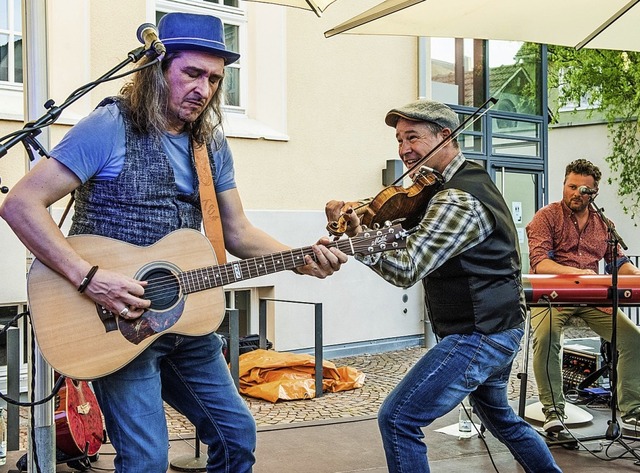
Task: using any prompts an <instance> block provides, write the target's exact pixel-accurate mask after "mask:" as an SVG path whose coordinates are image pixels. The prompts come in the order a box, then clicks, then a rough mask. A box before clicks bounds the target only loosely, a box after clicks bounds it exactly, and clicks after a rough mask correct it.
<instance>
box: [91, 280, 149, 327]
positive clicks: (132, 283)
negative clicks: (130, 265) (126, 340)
mask: <svg viewBox="0 0 640 473" xmlns="http://www.w3.org/2000/svg"><path fill="white" fill-rule="evenodd" d="M146 285H147V282H146V281H138V280H136V279H133V278H130V277H128V276H125V275H123V274H120V273H117V272H115V271H109V270H108V269H98V271H97V272H96V273H95V274H94V276H93V278H92V279H91V281H90V282H89V285H88V286H87V288H86V289H85V290H84V292H83V294H85V295H87V296H88V297H89V298H91V299H92V300H93V301H94V302H96V303H97V304H100V305H101V306H102V307H104V308H105V309H107V310H110V311H111V312H113V313H114V314H118V315H119V316H120V317H123V318H125V319H137V318H138V317H140V316H141V315H142V314H144V311H145V310H146V309H147V308H148V307H149V306H150V305H151V301H149V300H147V299H143V297H144V288H145V287H146Z"/></svg>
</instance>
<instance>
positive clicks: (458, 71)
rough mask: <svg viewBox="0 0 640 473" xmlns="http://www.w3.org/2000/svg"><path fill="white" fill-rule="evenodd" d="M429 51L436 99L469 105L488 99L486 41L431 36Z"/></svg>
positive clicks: (432, 86)
mask: <svg viewBox="0 0 640 473" xmlns="http://www.w3.org/2000/svg"><path fill="white" fill-rule="evenodd" d="M430 52H431V96H432V97H433V99H434V100H437V101H439V102H444V103H448V104H456V105H466V106H470V107H479V106H480V105H482V104H483V103H484V102H485V100H486V98H485V75H484V57H485V46H484V41H483V40H479V39H460V38H457V39H454V38H431V44H430Z"/></svg>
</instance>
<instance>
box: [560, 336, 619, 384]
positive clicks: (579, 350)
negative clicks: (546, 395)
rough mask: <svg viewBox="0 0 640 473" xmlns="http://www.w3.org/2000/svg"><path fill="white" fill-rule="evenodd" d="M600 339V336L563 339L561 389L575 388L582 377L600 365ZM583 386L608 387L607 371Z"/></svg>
mask: <svg viewBox="0 0 640 473" xmlns="http://www.w3.org/2000/svg"><path fill="white" fill-rule="evenodd" d="M601 345H602V340H601V339H600V337H590V338H573V339H568V340H565V342H564V345H563V356H562V375H563V389H564V392H565V393H566V392H567V391H569V390H575V389H577V388H578V386H579V385H580V383H582V382H583V381H584V379H585V378H586V377H587V376H589V375H590V374H592V373H594V372H595V371H597V370H599V369H600V368H601V367H602V364H603V359H602V353H601ZM584 388H605V389H608V388H609V373H608V372H606V371H605V372H604V373H603V376H601V377H600V378H598V379H596V380H594V382H593V383H592V384H591V385H590V386H584Z"/></svg>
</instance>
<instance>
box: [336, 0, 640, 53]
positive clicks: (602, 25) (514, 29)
mask: <svg viewBox="0 0 640 473" xmlns="http://www.w3.org/2000/svg"><path fill="white" fill-rule="evenodd" d="M639 3H640V0H632V1H630V0H535V1H529V2H525V1H521V0H447V1H441V0H386V1H384V2H382V3H380V4H378V5H376V6H375V7H373V8H371V9H369V10H367V11H365V12H363V13H361V14H360V15H358V16H355V17H353V18H351V19H350V20H347V21H345V22H343V23H341V24H340V25H338V26H336V27H334V28H332V29H330V30H329V31H326V32H325V36H326V37H331V36H334V35H337V34H340V33H350V34H375V35H394V36H429V37H444V38H474V39H497V40H507V41H528V42H532V43H543V44H555V45H561V46H570V47H576V48H582V47H588V48H597V49H617V50H627V51H640V27H639V26H638V25H640V5H638V4H639Z"/></svg>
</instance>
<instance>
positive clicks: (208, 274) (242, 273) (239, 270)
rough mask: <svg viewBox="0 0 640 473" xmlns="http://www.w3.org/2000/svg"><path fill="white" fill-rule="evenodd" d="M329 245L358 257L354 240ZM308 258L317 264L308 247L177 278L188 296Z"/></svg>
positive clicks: (303, 262) (291, 266)
mask: <svg viewBox="0 0 640 473" xmlns="http://www.w3.org/2000/svg"><path fill="white" fill-rule="evenodd" d="M326 246H327V247H329V248H332V247H336V248H338V249H339V250H340V251H342V252H343V253H346V254H349V255H353V254H355V249H354V247H353V244H352V241H351V238H347V239H345V240H339V241H335V242H331V243H330V244H328V245H326ZM307 255H309V256H311V257H312V258H313V259H314V261H316V260H317V259H316V256H315V253H314V252H313V249H312V247H310V246H306V247H304V248H296V249H292V250H287V251H282V252H280V253H272V254H269V255H264V256H258V257H256V258H249V259H245V260H238V261H232V262H231V263H226V264H221V265H215V266H207V267H204V268H198V269H193V270H190V271H184V272H181V273H179V275H178V277H179V279H180V285H181V286H182V289H183V291H184V292H185V293H187V294H189V293H192V292H198V291H203V290H206V289H212V288H214V287H219V286H223V285H225V284H231V283H234V282H239V281H244V280H246V279H251V278H255V277H258V276H266V275H267V274H272V273H277V272H279V271H286V270H289V269H293V268H297V267H298V266H304V265H305V264H306V262H305V256H307Z"/></svg>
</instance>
